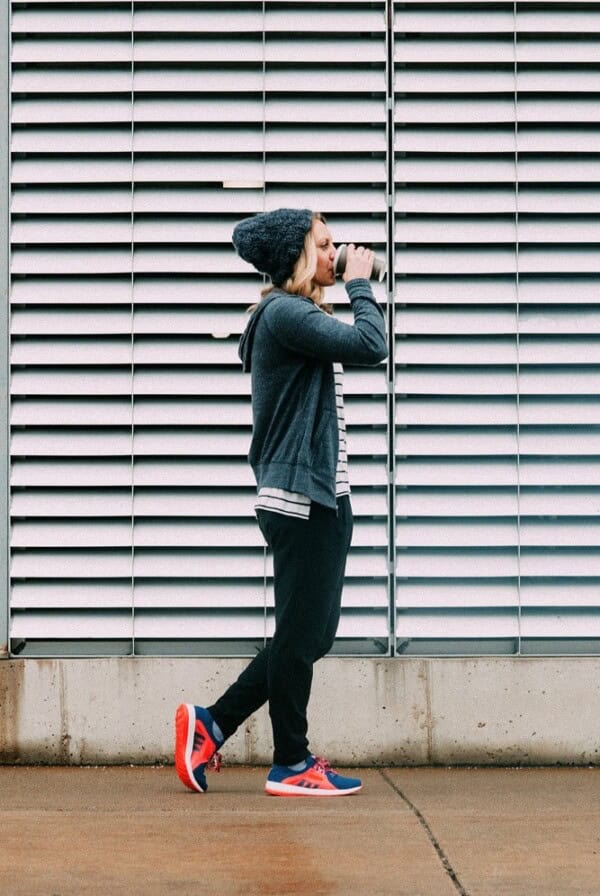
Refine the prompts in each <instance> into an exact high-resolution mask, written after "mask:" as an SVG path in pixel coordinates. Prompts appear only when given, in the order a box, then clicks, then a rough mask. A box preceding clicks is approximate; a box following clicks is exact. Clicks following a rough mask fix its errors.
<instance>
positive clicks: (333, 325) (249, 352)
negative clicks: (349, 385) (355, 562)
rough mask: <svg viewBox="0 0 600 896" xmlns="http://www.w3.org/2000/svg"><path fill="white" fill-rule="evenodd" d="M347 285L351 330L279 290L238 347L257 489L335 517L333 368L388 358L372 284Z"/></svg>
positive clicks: (308, 302)
mask: <svg viewBox="0 0 600 896" xmlns="http://www.w3.org/2000/svg"><path fill="white" fill-rule="evenodd" d="M345 285H346V292H347V293H348V296H349V298H350V302H351V304H352V311H353V313H354V324H353V325H350V324H345V323H342V322H341V321H339V320H337V319H336V318H335V317H333V316H332V315H329V314H325V313H324V312H323V311H321V310H320V309H319V308H318V307H317V306H316V305H315V304H314V303H313V302H312V301H311V300H310V299H309V298H306V297H305V296H297V295H291V294H290V293H287V292H285V291H284V290H282V289H279V288H277V289H274V290H273V291H272V292H270V293H269V294H268V295H267V296H266V297H265V298H264V299H263V300H262V301H261V302H260V304H259V305H258V307H257V308H256V310H255V311H254V312H253V313H252V315H251V317H250V320H249V321H248V323H247V325H246V329H245V331H244V332H243V333H242V336H241V338H240V342H239V348H238V355H239V357H240V360H241V361H242V366H243V370H244V371H245V372H246V373H251V375H252V420H253V427H252V441H251V444H250V451H249V453H248V461H249V463H250V466H251V467H252V470H253V472H254V475H255V477H256V483H257V487H258V489H260V488H262V486H264V485H266V486H271V487H276V488H283V489H287V490H288V491H292V492H300V493H301V494H303V495H307V496H308V497H309V498H310V499H311V500H313V501H317V502H318V503H319V504H324V505H325V506H326V507H331V508H332V509H335V510H336V512H337V504H336V496H335V472H336V467H337V460H338V447H339V445H338V420H337V411H336V403H335V384H334V377H333V362H334V361H340V362H341V363H342V364H355V365H361V366H366V367H374V366H376V365H377V364H379V363H381V361H383V360H385V358H387V354H388V350H387V341H386V333H385V319H384V315H383V311H382V309H381V308H380V307H379V305H378V304H377V301H376V300H375V297H374V295H373V290H372V289H371V284H370V283H369V281H368V280H365V279H363V278H356V279H354V280H350V281H349V282H348V283H346V284H345Z"/></svg>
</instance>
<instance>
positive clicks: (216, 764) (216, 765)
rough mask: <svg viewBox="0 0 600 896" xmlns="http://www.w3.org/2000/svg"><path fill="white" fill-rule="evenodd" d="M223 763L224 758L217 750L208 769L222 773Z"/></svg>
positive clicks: (208, 764) (209, 762)
mask: <svg viewBox="0 0 600 896" xmlns="http://www.w3.org/2000/svg"><path fill="white" fill-rule="evenodd" d="M222 761H223V757H222V756H221V754H220V753H219V751H218V750H215V752H214V753H213V755H212V758H211V759H210V760H209V761H208V763H207V765H206V767H207V768H209V769H210V770H211V771H213V772H220V771H221V764H222Z"/></svg>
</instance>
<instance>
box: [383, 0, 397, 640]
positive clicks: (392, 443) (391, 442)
mask: <svg viewBox="0 0 600 896" xmlns="http://www.w3.org/2000/svg"><path fill="white" fill-rule="evenodd" d="M385 17H386V69H387V71H386V79H385V82H386V100H385V104H386V147H387V159H386V169H387V170H386V181H387V182H386V208H387V210H386V219H387V220H386V232H387V258H386V261H387V309H386V310H387V330H388V347H389V348H388V350H389V354H388V360H387V420H388V485H387V489H388V589H389V590H388V594H389V617H388V618H389V653H390V655H391V656H394V655H395V653H396V396H395V379H396V378H395V369H396V365H395V349H396V336H395V327H396V324H395V321H396V315H395V305H394V302H395V227H394V221H395V208H394V206H395V187H394V181H395V165H394V133H395V126H394V2H393V0H386V5H385Z"/></svg>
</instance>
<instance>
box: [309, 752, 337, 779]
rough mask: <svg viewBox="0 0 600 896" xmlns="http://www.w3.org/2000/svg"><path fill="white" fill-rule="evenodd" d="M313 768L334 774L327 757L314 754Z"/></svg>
mask: <svg viewBox="0 0 600 896" xmlns="http://www.w3.org/2000/svg"><path fill="white" fill-rule="evenodd" d="M313 768H315V769H316V770H317V771H318V772H333V774H334V775H335V774H336V772H335V771H334V770H333V769H332V767H331V766H330V764H329V762H328V761H327V759H323V758H322V757H321V756H315V764H314V765H313Z"/></svg>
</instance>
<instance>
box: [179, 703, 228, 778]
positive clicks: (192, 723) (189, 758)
mask: <svg viewBox="0 0 600 896" xmlns="http://www.w3.org/2000/svg"><path fill="white" fill-rule="evenodd" d="M212 723H213V717H212V716H211V714H210V713H209V711H208V710H207V709H204V707H202V706H194V705H193V704H191V703H181V704H180V705H179V706H178V707H177V711H176V713H175V769H176V771H177V775H178V777H179V780H180V781H182V782H183V783H184V784H185V786H186V787H189V788H190V790H197V791H199V792H200V793H205V792H206V791H207V790H208V784H207V783H206V775H205V771H206V767H207V766H209V767H211V768H214V769H215V771H217V772H218V771H219V770H220V768H221V754H220V753H219V752H218V750H219V747H220V746H222V745H223V741H220V740H219V739H218V738H216V737H215V735H214V733H213V728H212Z"/></svg>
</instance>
